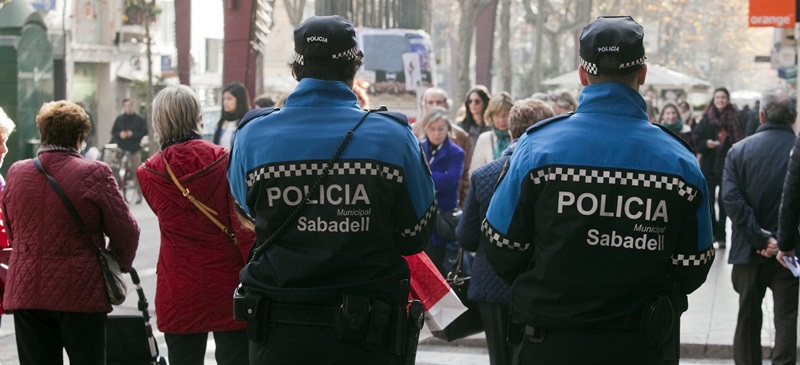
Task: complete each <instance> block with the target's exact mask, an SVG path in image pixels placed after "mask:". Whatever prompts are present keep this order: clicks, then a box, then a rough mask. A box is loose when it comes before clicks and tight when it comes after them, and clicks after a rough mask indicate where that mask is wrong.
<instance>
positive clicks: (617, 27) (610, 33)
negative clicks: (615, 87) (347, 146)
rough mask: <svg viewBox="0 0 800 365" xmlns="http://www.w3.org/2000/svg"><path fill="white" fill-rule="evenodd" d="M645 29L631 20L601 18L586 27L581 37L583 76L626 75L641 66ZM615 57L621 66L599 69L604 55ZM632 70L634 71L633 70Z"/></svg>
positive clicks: (626, 18) (610, 17)
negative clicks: (599, 61) (584, 71)
mask: <svg viewBox="0 0 800 365" xmlns="http://www.w3.org/2000/svg"><path fill="white" fill-rule="evenodd" d="M643 39H644V29H643V28H642V26H641V25H639V23H637V22H636V21H634V20H633V18H631V17H630V16H601V17H598V18H597V19H596V20H595V21H593V22H591V23H589V25H587V26H586V27H585V28H583V32H582V33H581V37H580V58H581V60H580V61H581V65H582V66H583V69H584V70H586V72H588V73H590V74H592V75H598V74H601V73H602V74H625V73H628V72H631V71H634V70H635V69H638V68H639V67H638V66H640V65H643V64H644V60H646V59H647V57H645V55H644V41H643ZM610 53H614V54H616V56H617V59H619V61H620V64H619V66H617V67H613V68H600V67H599V66H598V60H599V59H600V56H602V55H604V54H610ZM632 68H635V69H632Z"/></svg>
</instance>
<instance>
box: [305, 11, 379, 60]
mask: <svg viewBox="0 0 800 365" xmlns="http://www.w3.org/2000/svg"><path fill="white" fill-rule="evenodd" d="M361 57H363V53H362V52H361V50H360V49H359V48H358V42H357V41H356V31H355V27H354V26H353V23H351V22H350V21H349V20H347V19H345V18H344V17H342V16H340V15H328V16H312V17H310V18H308V19H306V20H304V21H303V23H301V24H300V26H298V27H297V28H296V29H295V30H294V62H295V63H297V64H300V65H304V66H325V65H329V64H330V63H331V62H338V61H352V60H354V59H357V58H361Z"/></svg>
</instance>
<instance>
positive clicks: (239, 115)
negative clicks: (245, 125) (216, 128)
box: [222, 110, 244, 121]
mask: <svg viewBox="0 0 800 365" xmlns="http://www.w3.org/2000/svg"><path fill="white" fill-rule="evenodd" d="M242 117H244V114H243V113H237V112H236V111H234V112H233V113H229V112H226V111H224V110H223V111H222V120H233V121H239V120H240V119H242Z"/></svg>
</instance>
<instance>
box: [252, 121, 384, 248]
mask: <svg viewBox="0 0 800 365" xmlns="http://www.w3.org/2000/svg"><path fill="white" fill-rule="evenodd" d="M381 110H383V109H381V108H380V107H378V108H374V109H370V110H368V111H367V112H366V113H365V114H364V116H363V117H361V119H360V120H359V121H358V123H356V125H355V126H353V128H351V129H350V130H349V131H347V132H346V133H345V134H344V138H343V139H342V143H340V144H339V147H338V148H336V152H335V153H334V154H333V157H331V159H330V160H329V161H328V162H327V163H326V164H325V170H323V171H322V174H319V175H317V180H316V181H314V185H313V186H312V187H311V189H308V193H306V195H305V197H303V201H301V202H300V204H298V205H297V206H295V208H294V210H293V211H292V212H291V213H290V214H289V216H288V217H287V218H286V220H285V221H283V223H281V225H280V226H278V228H277V229H275V231H273V232H272V234H271V235H269V237H267V239H266V240H264V242H262V243H261V244H258V242H256V245H253V250H252V251H251V252H250V260H249V261H250V262H252V261H255V260H256V259H258V258H259V257H260V256H261V255H262V254H263V253H264V251H266V250H267V248H269V246H271V245H272V244H273V243H274V242H275V240H277V239H278V237H280V236H281V235H282V234H283V232H285V231H286V229H287V228H289V225H291V224H292V222H294V220H295V219H297V216H298V215H300V212H302V211H303V208H305V207H306V204H307V203H308V201H309V200H310V199H311V197H312V196H314V195H315V194H316V193H317V190H319V186H320V184H322V180H324V179H325V177H327V176H328V174H330V172H331V168H332V167H333V165H334V164H335V163H336V162H338V161H339V157H340V156H341V155H342V152H343V151H344V148H345V147H347V143H349V142H350V138H351V137H353V132H355V130H356V129H357V128H358V127H359V126H360V125H361V123H363V122H364V120H365V119H367V116H369V114H370V113H372V112H377V111H381Z"/></svg>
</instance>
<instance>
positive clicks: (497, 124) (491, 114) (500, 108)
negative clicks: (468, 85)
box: [468, 91, 514, 175]
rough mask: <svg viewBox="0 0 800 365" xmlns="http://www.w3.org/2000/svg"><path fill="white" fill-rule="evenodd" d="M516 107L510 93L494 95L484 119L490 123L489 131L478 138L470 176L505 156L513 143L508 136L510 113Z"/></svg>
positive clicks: (470, 167)
mask: <svg viewBox="0 0 800 365" xmlns="http://www.w3.org/2000/svg"><path fill="white" fill-rule="evenodd" d="M512 106H514V100H513V99H511V94H509V93H508V92H505V91H503V92H500V93H497V94H494V95H492V97H491V99H489V105H488V106H487V107H486V113H485V114H484V119H486V120H487V121H488V122H489V125H490V128H489V130H488V131H486V132H483V133H481V134H480V135H479V136H478V141H477V142H475V150H474V151H473V153H472V162H470V164H469V167H468V170H469V174H470V175H472V173H473V172H474V171H475V169H477V168H478V167H481V166H483V165H486V164H487V163H489V162H492V161H494V160H495V159H497V158H499V157H500V155H502V154H503V151H505V150H506V148H508V145H509V144H510V143H511V137H509V135H508V111H509V110H511V107H512Z"/></svg>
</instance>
